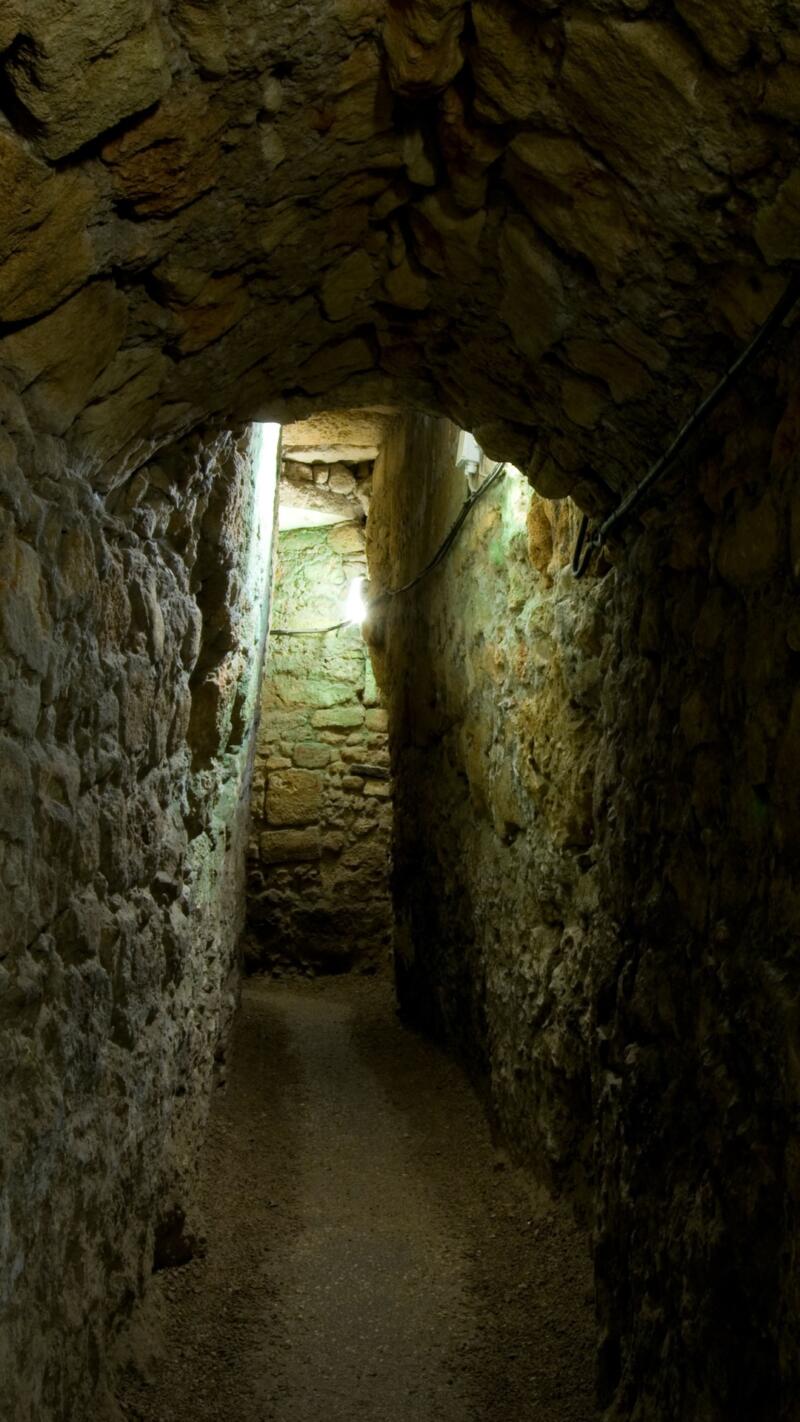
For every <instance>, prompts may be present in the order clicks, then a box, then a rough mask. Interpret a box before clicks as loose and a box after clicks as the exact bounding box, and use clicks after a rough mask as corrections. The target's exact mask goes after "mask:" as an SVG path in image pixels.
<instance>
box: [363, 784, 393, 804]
mask: <svg viewBox="0 0 800 1422" xmlns="http://www.w3.org/2000/svg"><path fill="white" fill-rule="evenodd" d="M391 793H392V787H391V785H389V784H388V783H387V781H385V780H367V781H366V783H365V785H364V794H365V795H368V796H370V797H371V798H372V799H375V800H388V799H389V798H390V797H391Z"/></svg>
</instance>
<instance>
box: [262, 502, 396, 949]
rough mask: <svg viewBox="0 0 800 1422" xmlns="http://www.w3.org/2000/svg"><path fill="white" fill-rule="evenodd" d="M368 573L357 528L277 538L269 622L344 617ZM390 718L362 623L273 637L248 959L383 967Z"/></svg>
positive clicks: (305, 623)
mask: <svg viewBox="0 0 800 1422" xmlns="http://www.w3.org/2000/svg"><path fill="white" fill-rule="evenodd" d="M365 573H366V559H365V556H364V534H363V531H362V530H361V529H360V528H359V527H357V526H355V525H353V524H352V523H343V524H341V525H340V526H338V527H336V526H333V527H322V528H306V529H295V530H293V531H290V532H285V533H282V534H281V535H280V537H279V542H278V558H277V571H276V586H275V600H274V609H275V610H274V619H273V620H274V624H275V626H276V627H283V628H303V627H328V626H332V625H333V624H335V623H337V622H340V621H341V618H342V606H343V603H344V598H345V594H346V592H347V588H348V585H349V583H350V580H351V579H352V578H355V577H359V576H363V575H364V574H365ZM386 741H387V736H386V712H385V711H384V710H383V709H382V708H381V707H380V705H379V698H378V692H377V687H376V685H375V679H374V676H373V673H372V666H371V663H370V659H369V656H368V654H367V649H366V645H365V643H364V640H363V637H362V635H361V629H360V628H358V627H343V628H341V629H340V630H339V631H338V632H332V633H330V634H329V635H328V636H326V637H313V636H312V637H279V636H274V635H273V636H272V637H271V639H270V650H269V660H268V665H267V668H266V671H265V677H264V685H263V689H262V695H261V730H260V734H259V740H258V749H257V755H256V767H255V774H254V778H253V822H252V836H251V844H250V852H249V861H248V867H249V875H248V928H249V934H248V963H249V965H250V966H251V967H265V966H267V965H271V966H272V967H273V970H278V971H280V970H281V969H282V968H284V967H286V966H289V965H291V966H295V967H296V966H298V965H302V966H304V967H310V968H315V969H317V970H320V971H327V972H330V971H340V970H341V969H343V968H347V967H350V966H353V965H358V966H359V967H361V968H362V969H374V968H376V967H378V966H382V965H383V964H384V963H385V962H386V961H387V957H388V954H387V946H386V945H387V943H388V941H389V936H390V925H391V902H390V897H389V879H388V869H389V839H390V832H391V785H390V783H389V771H388V763H389V755H388V750H387V748H386Z"/></svg>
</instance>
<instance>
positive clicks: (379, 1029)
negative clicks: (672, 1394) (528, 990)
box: [119, 978, 594, 1422]
mask: <svg viewBox="0 0 800 1422" xmlns="http://www.w3.org/2000/svg"><path fill="white" fill-rule="evenodd" d="M203 1207H204V1211H205V1228H206V1231H207V1236H208V1243H207V1252H206V1255H205V1258H203V1259H195V1260H193V1261H192V1262H191V1263H190V1264H188V1265H186V1266H185V1267H183V1268H180V1269H172V1270H169V1271H166V1272H163V1273H161V1274H158V1275H156V1276H155V1278H154V1281H153V1288H152V1299H151V1301H150V1304H149V1306H148V1309H147V1310H146V1314H147V1316H148V1317H149V1320H150V1332H151V1334H152V1332H153V1320H154V1319H156V1320H157V1328H156V1330H155V1331H157V1332H159V1333H160V1334H161V1338H162V1345H161V1346H162V1348H163V1353H162V1357H161V1359H160V1361H155V1360H153V1359H151V1360H150V1362H149V1363H148V1365H147V1366H143V1367H142V1368H141V1371H140V1370H134V1369H132V1368H129V1369H128V1372H127V1374H126V1382H125V1386H124V1389H123V1392H122V1394H121V1396H120V1398H119V1402H120V1405H121V1409H122V1414H123V1416H124V1417H125V1418H127V1419H132V1422H212V1419H213V1422H355V1420H356V1419H363V1422H411V1419H414V1422H529V1420H530V1422H590V1419H591V1418H592V1417H593V1416H594V1410H593V1407H592V1401H591V1398H592V1377H593V1363H592V1356H593V1351H592V1350H593V1330H592V1306H591V1292H590V1287H591V1286H590V1271H589V1264H588V1257H587V1251H586V1246H585V1243H584V1241H583V1240H582V1239H581V1238H580V1236H579V1235H578V1233H577V1231H576V1230H575V1228H574V1226H573V1224H572V1222H571V1219H570V1216H569V1213H568V1211H567V1210H566V1209H565V1208H561V1207H557V1208H556V1207H553V1206H552V1205H551V1204H549V1203H547V1202H545V1201H543V1200H542V1199H541V1198H539V1197H538V1196H537V1195H536V1193H535V1192H534V1191H533V1190H532V1189H531V1187H530V1185H529V1184H527V1183H526V1180H525V1177H524V1176H522V1175H521V1174H520V1173H519V1172H517V1171H512V1170H510V1169H509V1168H508V1165H507V1162H506V1160H505V1157H504V1156H503V1155H502V1154H501V1153H499V1152H497V1151H496V1150H495V1149H493V1147H492V1144H491V1141H490V1139H489V1133H488V1130H487V1126H486V1122H485V1119H484V1116H483V1113H482V1110H481V1108H480V1105H479V1104H478V1102H477V1100H476V1098H475V1096H474V1094H473V1093H472V1091H471V1089H470V1087H469V1086H468V1085H467V1083H466V1082H465V1080H464V1077H463V1075H462V1073H461V1071H460V1069H459V1068H458V1067H457V1066H456V1065H455V1064H454V1063H453V1062H452V1061H450V1060H449V1059H448V1058H447V1057H446V1056H445V1055H444V1054H443V1053H442V1052H440V1051H439V1050H438V1049H437V1048H435V1047H433V1046H431V1045H430V1044H429V1043H427V1042H425V1041H423V1040H421V1039H420V1038H419V1037H417V1036H416V1035H414V1034H413V1033H411V1032H409V1031H408V1030H406V1029H405V1028H404V1027H402V1026H401V1025H400V1023H399V1022H398V1020H397V1018H396V1015H395V1013H394V1009H393V1004H392V1001H391V989H390V987H389V985H388V984H387V983H385V982H377V981H375V980H372V981H370V980H364V979H355V978H339V979H334V980H327V981H324V982H310V983H303V982H292V983H291V984H283V983H274V982H272V981H270V980H267V979H257V980H252V981H251V982H249V983H248V984H247V985H246V986H245V990H244V1001H243V1006H242V1011H241V1014H240V1018H239V1024H238V1033H237V1038H236V1043H235V1050H234V1054H233V1059H232V1065H231V1073H230V1081H229V1084H228V1086H227V1088H226V1089H225V1090H224V1091H221V1092H220V1093H219V1096H218V1098H217V1101H216V1103H215V1108H214V1112H213V1116H212V1122H211V1132H210V1140H209V1145H208V1150H207V1156H206V1163H205V1176H204V1180H203ZM143 1336H144V1335H143Z"/></svg>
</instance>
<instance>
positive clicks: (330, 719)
mask: <svg viewBox="0 0 800 1422" xmlns="http://www.w3.org/2000/svg"><path fill="white" fill-rule="evenodd" d="M368 714H369V713H368ZM311 724H312V726H318V727H319V728H320V729H324V730H328V731H350V730H352V729H353V727H354V726H362V725H363V724H364V708H363V706H328V707H326V708H325V709H323V710H320V711H315V712H314V715H313V716H312V717H311Z"/></svg>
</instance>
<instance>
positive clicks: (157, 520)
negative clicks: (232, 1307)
mask: <svg viewBox="0 0 800 1422" xmlns="http://www.w3.org/2000/svg"><path fill="white" fill-rule="evenodd" d="M3 415H4V419H5V427H4V429H3V432H2V435H1V436H0V707H2V712H1V713H0V1142H1V1143H2V1144H1V1145H0V1158H1V1161H2V1173H1V1174H0V1377H2V1379H3V1386H2V1403H0V1410H1V1411H2V1414H3V1417H4V1419H8V1422H84V1419H86V1418H88V1417H90V1416H95V1415H99V1413H98V1409H99V1406H100V1399H101V1392H102V1385H103V1375H104V1368H105V1359H106V1355H107V1351H108V1347H109V1344H110V1341H111V1340H112V1339H113V1337H114V1335H115V1334H116V1332H117V1331H118V1329H119V1328H120V1326H121V1324H122V1323H123V1322H124V1320H125V1319H126V1318H127V1317H128V1316H129V1315H130V1313H131V1310H132V1308H133V1305H134V1302H135V1300H136V1298H137V1296H138V1295H139V1294H140V1292H141V1290H142V1288H143V1285H144V1283H145V1281H146V1279H147V1276H148V1275H149V1273H150V1271H151V1270H152V1268H153V1267H154V1264H158V1263H159V1262H166V1261H167V1260H168V1259H169V1257H170V1254H171V1251H174V1250H175V1248H176V1247H177V1248H180V1246H181V1239H182V1237H183V1239H184V1243H185V1236H186V1231H187V1230H191V1227H192V1223H193V1221H192V1218H191V1184H192V1179H193V1174H194V1164H195V1156H196V1152H197V1150H198V1147H199V1145H200V1143H201V1140H202V1134H203V1129H204V1122H205V1116H206V1111H207V1106H208V1100H209V1094H210V1091H211V1088H212V1083H213V1080H214V1078H215V1068H216V1071H217V1073H218V1072H219V1070H220V1069H221V1066H222V1061H223V1056H224V1041H225V1036H226V1032H227V1028H228V1025H229V1022H230V1019H231V1014H232V1012H233V1009H234V1006H235V1002H236V965H237V964H236V959H237V955H236V942H237V937H238V931H239V928H240V925H241V920H242V905H243V865H244V851H245V844H246V821H247V813H248V806H249V775H250V768H251V767H250V758H251V746H250V744H249V740H250V738H249V736H248V731H247V728H248V727H249V726H250V725H251V724H252V721H253V717H254V713H255V707H256V701H257V689H258V672H259V668H260V658H261V654H262V648H263V634H264V630H265V626H266V603H265V599H266V595H267V594H268V591H269V578H268V573H269V556H270V545H271V534H272V526H273V519H274V487H275V484H274V457H273V459H272V478H271V479H270V462H269V459H268V458H267V455H268V454H269V449H268V448H267V447H262V446H261V444H260V441H259V438H258V437H256V439H255V443H253V441H252V439H251V437H250V436H247V437H242V438H239V439H237V438H234V437H233V436H230V435H222V436H219V435H215V436H208V437H205V438H204V437H199V436H198V437H192V438H191V439H189V440H187V441H185V442H184V443H183V444H181V445H180V446H176V447H174V448H173V449H171V450H168V451H165V452H164V454H163V456H162V458H161V459H160V460H159V461H158V463H151V464H148V465H146V466H145V467H144V468H143V469H142V470H140V472H139V474H138V475H137V477H136V480H135V483H133V484H132V485H129V486H128V487H127V488H126V490H125V492H124V495H122V496H121V497H119V498H117V499H113V498H112V499H108V500H104V499H103V498H101V497H98V495H97V493H96V492H95V490H94V489H93V488H92V485H91V482H90V475H91V472H92V471H91V469H86V468H81V467H80V466H79V465H76V463H75V462H74V461H73V460H71V459H70V458H69V457H68V456H67V455H66V453H65V451H64V448H63V445H62V444H61V442H60V441H59V440H56V439H52V438H46V437H41V436H35V435H33V434H32V433H31V430H30V428H29V426H28V425H27V422H26V420H25V417H24V414H23V412H22V410H21V408H20V407H19V405H17V404H15V403H14V402H8V403H7V404H6V406H5V408H4V410H3ZM257 485H258V489H256V486H257ZM256 492H257V493H258V499H257V501H254V500H255V495H256ZM187 1215H188V1217H189V1223H188V1225H184V1217H186V1216H187ZM98 1389H99V1391H98Z"/></svg>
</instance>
